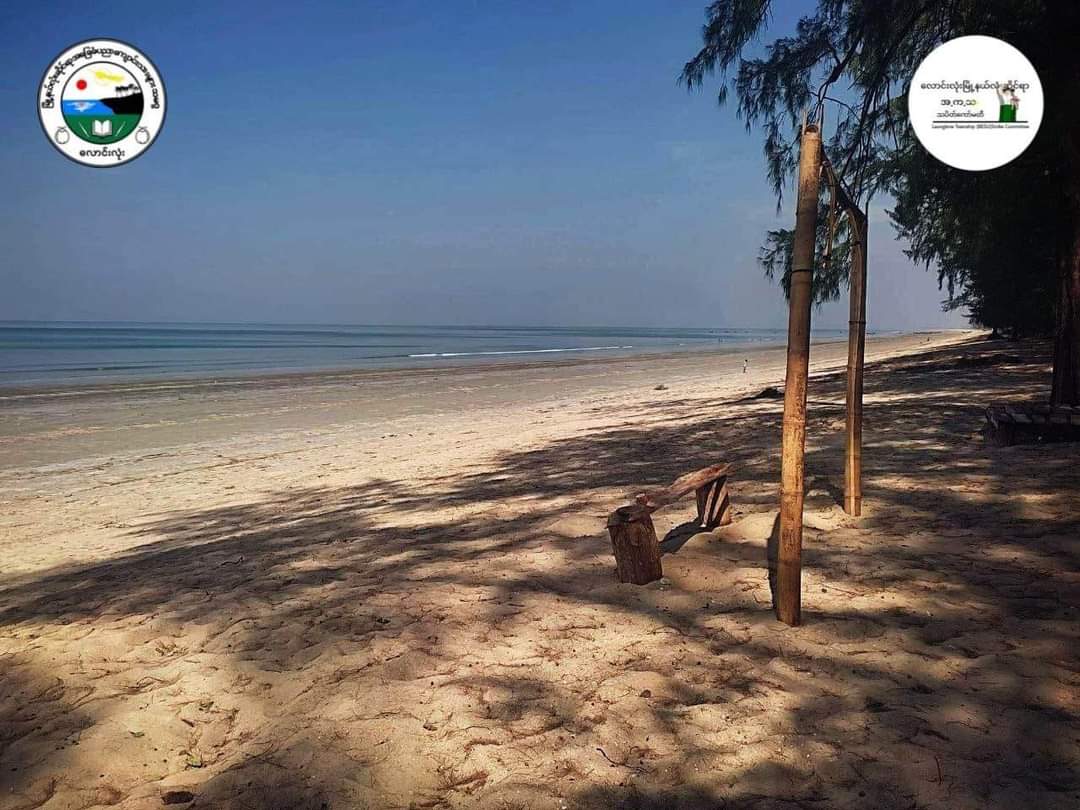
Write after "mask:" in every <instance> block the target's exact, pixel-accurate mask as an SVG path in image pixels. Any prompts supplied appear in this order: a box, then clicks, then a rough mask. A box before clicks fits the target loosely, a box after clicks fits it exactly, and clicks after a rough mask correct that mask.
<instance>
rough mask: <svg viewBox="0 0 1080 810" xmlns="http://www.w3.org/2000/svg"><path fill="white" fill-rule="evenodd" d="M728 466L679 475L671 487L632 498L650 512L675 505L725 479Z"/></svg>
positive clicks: (714, 466) (651, 490)
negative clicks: (687, 496) (704, 487)
mask: <svg viewBox="0 0 1080 810" xmlns="http://www.w3.org/2000/svg"><path fill="white" fill-rule="evenodd" d="M729 466H730V465H728V464H713V465H712V466H711V467H705V468H703V469H700V470H696V471H694V472H691V473H687V474H686V475H681V476H679V477H678V478H676V479H675V481H674V482H673V483H672V484H671V486H667V487H661V488H659V489H650V490H646V491H645V492H641V493H638V494H637V495H635V496H634V501H635V502H636V503H637V504H638V505H640V506H644V507H646V508H647V509H649V510H650V511H656V510H657V509H659V508H660V507H662V506H667V505H668V504H671V503H675V501H677V500H679V499H680V498H683V497H685V496H686V495H689V494H690V493H691V492H694V491H696V490H698V489H700V488H701V487H703V486H704V485H706V484H711V483H712V482H713V481H716V480H718V479H720V478H724V477H726V476H727V474H728V469H729Z"/></svg>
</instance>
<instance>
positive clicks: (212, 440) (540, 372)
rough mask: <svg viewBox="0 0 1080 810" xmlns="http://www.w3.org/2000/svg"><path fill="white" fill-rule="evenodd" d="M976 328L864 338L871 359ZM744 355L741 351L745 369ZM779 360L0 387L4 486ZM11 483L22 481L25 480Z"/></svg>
mask: <svg viewBox="0 0 1080 810" xmlns="http://www.w3.org/2000/svg"><path fill="white" fill-rule="evenodd" d="M976 334H978V333H975V332H964V333H954V332H942V333H933V334H931V335H926V334H924V335H901V336H885V337H873V338H868V339H867V349H866V356H867V362H872V361H873V360H874V359H875V358H879V359H880V358H883V357H892V356H896V355H897V354H903V353H910V352H913V351H922V350H925V349H927V348H928V347H934V346H943V345H951V344H954V343H958V342H963V341H966V340H970V339H971V338H972V337H973V336H975V335H976ZM744 358H749V359H750V361H751V362H750V364H749V369H748V371H747V372H745V373H744V372H743V359H744ZM846 359H847V341H846V340H845V341H826V342H819V343H817V344H815V347H814V352H813V353H812V355H811V373H812V374H815V373H817V374H820V373H822V372H823V371H828V370H835V369H838V368H841V367H842V366H843V365H844V364H845V363H846ZM785 364H786V350H785V347H783V346H769V347H754V348H753V349H745V350H742V351H730V350H728V351H725V350H723V349H716V350H710V351H707V352H677V353H671V354H663V355H660V354H657V355H646V356H635V357H619V358H599V357H590V358H580V359H578V358H575V359H572V360H571V359H567V360H560V361H546V362H536V363H488V364H483V365H453V366H446V367H443V368H428V369H394V370H381V371H380V370H368V369H364V370H360V371H350V372H325V373H303V374H288V375H274V376H270V377H256V378H240V379H212V380H197V381H174V382H163V381H162V382H149V383H143V384H105V385H99V386H93V387H87V388H76V389H58V390H53V391H34V392H28V393H23V394H13V393H6V394H3V395H0V414H3V415H4V417H5V418H4V419H0V484H4V483H5V479H8V478H9V477H10V476H12V475H14V476H15V478H16V479H19V473H20V472H22V473H32V472H33V471H39V472H40V471H41V470H43V469H46V468H52V469H55V468H57V467H58V466H59V468H60V469H80V468H83V467H87V466H93V465H99V466H103V467H106V468H109V469H119V468H123V467H124V465H125V464H127V463H129V462H132V460H138V459H140V458H156V457H158V456H160V455H162V454H165V455H166V456H169V457H179V456H190V457H191V458H197V457H202V456H204V455H206V454H211V455H212V454H215V453H217V454H224V455H227V456H230V457H241V456H243V455H245V454H247V453H251V452H254V451H253V450H252V448H253V447H273V448H276V449H283V448H296V447H302V446H304V444H305V443H307V442H311V441H324V440H327V437H338V440H340V441H346V442H351V441H378V440H379V437H381V436H384V435H387V434H396V433H400V432H404V433H406V434H408V433H410V432H412V433H416V432H417V431H423V432H425V433H428V432H431V431H430V429H429V428H430V426H435V428H436V429H435V430H434V433H435V434H436V435H437V434H439V433H440V432H444V431H451V432H452V431H453V430H455V429H456V428H455V427H454V426H455V425H456V424H457V423H458V421H459V420H461V419H465V420H477V419H481V418H482V419H486V420H489V421H490V424H491V425H497V424H499V423H500V420H502V419H503V418H504V416H505V415H506V413H517V414H530V413H536V412H539V411H543V410H544V409H547V408H555V409H560V410H561V409H570V410H578V409H581V408H582V407H584V406H585V405H587V404H588V403H590V402H600V401H608V400H611V399H613V398H614V399H621V400H624V401H626V402H627V403H634V404H635V405H640V404H644V403H649V402H653V401H656V400H658V399H663V398H665V397H667V396H670V394H661V393H660V391H664V390H667V391H677V392H679V394H681V395H682V396H685V397H703V396H708V397H728V398H731V397H737V396H740V395H746V394H751V393H756V392H757V391H760V390H761V389H762V388H764V387H765V386H767V385H773V386H777V385H782V384H783V377H784V368H785ZM658 386H663V388H658ZM522 418H524V417H522ZM403 426H411V427H403ZM34 477H35V476H34V475H29V474H28V475H24V476H23V478H24V479H26V480H27V481H28V480H32V479H33V478H34ZM8 486H9V488H15V489H24V488H25V486H26V483H25V481H24V480H13V481H10V482H8Z"/></svg>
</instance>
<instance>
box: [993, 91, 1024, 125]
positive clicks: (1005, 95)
mask: <svg viewBox="0 0 1080 810" xmlns="http://www.w3.org/2000/svg"><path fill="white" fill-rule="evenodd" d="M997 97H998V105H999V106H998V123H1002V124H1015V123H1016V115H1017V113H1019V112H1020V97H1019V96H1018V95H1016V89H1015V88H1014V87H1013V86H1012V85H1011V84H1007V85H1005V86H1004V87H999V88H997Z"/></svg>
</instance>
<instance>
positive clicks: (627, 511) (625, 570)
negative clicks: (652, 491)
mask: <svg viewBox="0 0 1080 810" xmlns="http://www.w3.org/2000/svg"><path fill="white" fill-rule="evenodd" d="M651 511H652V510H650V509H649V508H648V507H647V506H641V505H640V504H635V505H633V506H623V507H621V508H619V509H616V510H615V511H614V512H612V513H611V517H609V518H608V524H607V525H608V534H609V535H611V547H612V548H613V549H614V551H615V573H616V574H617V576H618V577H619V582H632V583H634V584H635V585H647V584H648V583H650V582H654V581H655V580H658V579H660V577H662V576H663V575H664V571H663V569H662V568H661V567H660V541H659V540H657V539H656V529H655V528H654V527H653V522H652V518H651V517H650V513H651Z"/></svg>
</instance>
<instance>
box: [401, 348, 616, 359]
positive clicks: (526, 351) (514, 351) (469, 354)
mask: <svg viewBox="0 0 1080 810" xmlns="http://www.w3.org/2000/svg"><path fill="white" fill-rule="evenodd" d="M632 348H634V347H633V346H579V347H576V348H567V349H507V350H504V351H492V352H425V353H423V354H410V355H408V356H409V357H411V358H414V359H417V358H423V357H482V356H485V355H496V354H554V353H556V352H610V351H617V350H619V349H632Z"/></svg>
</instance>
